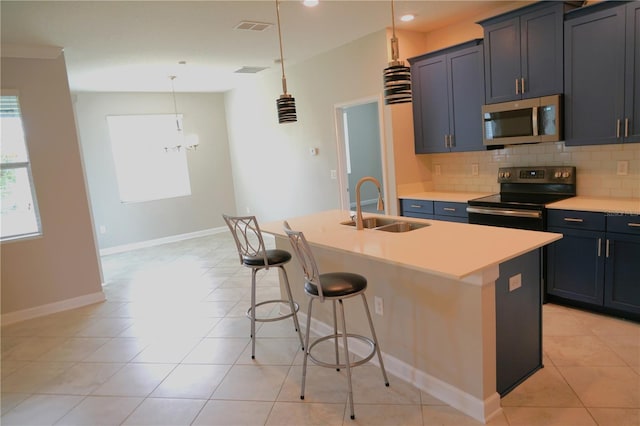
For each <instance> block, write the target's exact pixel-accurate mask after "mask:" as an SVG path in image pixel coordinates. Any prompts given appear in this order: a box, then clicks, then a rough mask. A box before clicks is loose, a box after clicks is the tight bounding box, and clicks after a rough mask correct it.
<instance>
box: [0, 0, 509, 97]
mask: <svg viewBox="0 0 640 426" xmlns="http://www.w3.org/2000/svg"><path fill="white" fill-rule="evenodd" d="M275 4H276V3H275V0H274V1H246V0H236V1H217V0H216V1H86V0H84V1H80V0H75V1H26V0H23V1H7V0H2V1H1V2H0V8H1V9H0V11H1V18H2V22H1V24H2V26H1V31H2V32H1V41H2V43H3V44H4V43H9V44H21V45H49V46H60V47H63V48H64V53H65V60H66V63H67V68H68V75H69V84H70V87H71V90H72V91H128V92H145V91H154V92H166V91H170V90H171V82H170V80H169V76H170V75H176V76H177V78H176V80H175V90H176V91H183V92H189V91H196V92H221V91H226V90H229V89H231V88H233V87H234V86H235V85H237V84H239V83H241V82H242V81H244V80H246V79H248V78H253V76H254V74H237V73H234V71H236V70H237V69H239V68H241V67H243V66H249V67H267V68H274V67H275V68H276V69H279V67H280V65H279V64H278V63H276V62H275V60H276V59H277V58H279V47H278V31H277V27H276V26H275V25H273V26H271V27H270V28H268V29H266V30H264V31H246V30H245V31H243V30H238V29H234V27H235V26H236V25H237V24H239V23H240V22H241V21H254V22H263V23H270V24H276V6H275ZM501 4H502V5H504V4H505V2H504V1H483V0H475V1H456V0H453V1H451V0H449V1H433V0H428V1H415V0H413V1H395V16H396V28H397V29H407V30H415V31H423V32H427V31H431V30H434V29H437V28H440V27H443V26H446V25H449V24H451V23H453V22H456V21H459V20H461V19H464V18H472V17H474V16H477V15H479V14H481V13H484V12H486V11H487V10H492V9H495V8H496V7H498V6H500V5H501ZM404 13H414V14H416V19H415V20H414V21H413V22H410V23H402V22H400V21H399V19H398V18H399V17H400V15H402V14H404ZM280 20H281V26H282V37H283V44H284V57H285V66H286V65H287V64H290V63H295V62H297V61H302V60H305V59H307V58H310V57H313V56H315V55H318V54H320V53H322V52H326V51H328V50H331V49H334V48H336V47H338V46H341V45H343V44H346V43H348V42H350V41H352V40H355V39H358V38H360V37H363V36H365V35H368V34H371V33H373V32H376V31H379V30H382V29H384V28H386V27H388V26H390V25H391V2H390V1H388V0H387V1H369V0H353V1H344V0H321V1H320V4H319V5H318V6H316V7H314V8H308V7H305V6H303V5H302V2H301V1H299V0H295V1H294V0H284V1H282V0H281V2H280ZM400 49H402V46H400ZM180 61H186V64H185V65H179V64H178V62H180Z"/></svg>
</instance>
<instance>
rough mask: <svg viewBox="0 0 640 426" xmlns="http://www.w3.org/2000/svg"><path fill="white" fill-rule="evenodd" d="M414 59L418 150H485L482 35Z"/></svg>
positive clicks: (415, 125)
mask: <svg viewBox="0 0 640 426" xmlns="http://www.w3.org/2000/svg"><path fill="white" fill-rule="evenodd" d="M409 62H410V63H411V80H412V91H413V121H414V138H415V152H416V154H426V153H434V152H453V151H478V150H484V146H483V144H482V116H481V107H482V104H483V103H484V75H483V74H484V72H483V70H484V67H483V49H482V40H473V41H471V42H467V43H463V44H461V45H457V46H453V47H451V48H447V49H444V50H439V51H437V52H432V53H428V54H425V55H422V56H419V57H415V58H411V59H409Z"/></svg>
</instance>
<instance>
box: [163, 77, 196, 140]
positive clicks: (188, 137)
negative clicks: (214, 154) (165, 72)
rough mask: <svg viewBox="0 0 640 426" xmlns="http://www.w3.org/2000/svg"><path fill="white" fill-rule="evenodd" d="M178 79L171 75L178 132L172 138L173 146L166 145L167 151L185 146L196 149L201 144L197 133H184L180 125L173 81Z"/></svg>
mask: <svg viewBox="0 0 640 426" xmlns="http://www.w3.org/2000/svg"><path fill="white" fill-rule="evenodd" d="M175 79H176V76H175V75H170V76H169V80H171V96H172V98H173V113H174V115H175V119H176V133H175V135H174V136H173V137H171V139H172V140H173V141H174V142H173V145H172V146H165V147H164V150H165V152H169V151H180V148H182V147H185V148H186V149H188V150H195V149H197V148H198V145H199V138H198V135H195V134H189V135H186V136H185V134H184V131H183V129H182V126H180V117H179V116H178V103H177V102H176V88H175V86H174V83H173V81H174V80H175Z"/></svg>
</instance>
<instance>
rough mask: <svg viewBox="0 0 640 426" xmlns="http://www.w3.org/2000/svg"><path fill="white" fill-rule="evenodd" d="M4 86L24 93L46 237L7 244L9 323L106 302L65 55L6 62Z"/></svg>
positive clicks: (23, 105) (5, 307) (4, 280)
mask: <svg viewBox="0 0 640 426" xmlns="http://www.w3.org/2000/svg"><path fill="white" fill-rule="evenodd" d="M2 88H3V89H17V90H18V91H19V95H20V106H21V108H22V115H23V122H24V126H25V132H26V134H27V143H28V146H29V155H30V158H31V166H32V173H33V181H34V185H35V189H36V195H37V199H38V207H39V209H40V217H41V220H42V231H43V235H42V236H41V237H37V238H33V239H28V240H18V241H13V242H8V243H3V244H2V260H1V263H2V314H3V319H4V318H5V315H7V314H11V313H16V312H18V311H26V310H28V309H34V308H36V307H41V306H43V305H50V304H56V303H60V302H63V301H65V300H69V299H74V298H80V297H82V296H90V295H94V296H95V297H94V301H95V299H96V298H100V297H104V296H103V295H102V287H101V285H100V281H101V278H100V265H99V262H98V255H97V250H96V244H95V240H94V234H93V229H92V225H91V212H90V210H89V204H88V202H87V192H86V188H85V180H84V176H83V170H82V161H81V158H80V150H79V147H78V138H77V135H76V127H75V122H74V116H73V108H72V106H71V97H70V95H69V85H68V83H67V70H66V67H65V61H64V57H63V56H62V55H60V56H58V58H56V59H16V58H6V57H3V58H2ZM68 307H69V306H67V308H68Z"/></svg>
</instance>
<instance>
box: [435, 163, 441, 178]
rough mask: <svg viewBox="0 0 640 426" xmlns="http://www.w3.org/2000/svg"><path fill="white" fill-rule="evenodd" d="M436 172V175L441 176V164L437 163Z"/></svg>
mask: <svg viewBox="0 0 640 426" xmlns="http://www.w3.org/2000/svg"><path fill="white" fill-rule="evenodd" d="M435 173H436V176H440V175H441V174H442V167H440V164H436V167H435Z"/></svg>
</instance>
